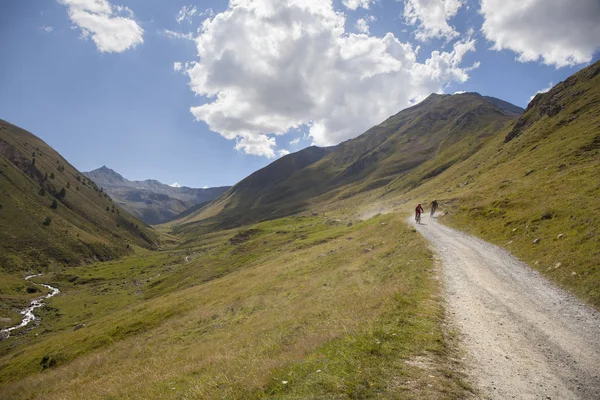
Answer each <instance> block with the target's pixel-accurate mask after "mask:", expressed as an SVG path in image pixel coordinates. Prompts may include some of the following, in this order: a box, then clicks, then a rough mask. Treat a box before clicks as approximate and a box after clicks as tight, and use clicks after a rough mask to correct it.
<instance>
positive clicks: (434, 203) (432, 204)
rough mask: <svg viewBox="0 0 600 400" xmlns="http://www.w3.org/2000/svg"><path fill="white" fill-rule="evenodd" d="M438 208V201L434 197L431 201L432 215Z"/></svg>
mask: <svg viewBox="0 0 600 400" xmlns="http://www.w3.org/2000/svg"><path fill="white" fill-rule="evenodd" d="M437 208H438V202H437V200H435V199H434V200H433V201H432V202H431V216H432V217H433V214H435V210H437Z"/></svg>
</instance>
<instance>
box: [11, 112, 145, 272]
mask: <svg viewBox="0 0 600 400" xmlns="http://www.w3.org/2000/svg"><path fill="white" fill-rule="evenodd" d="M156 237H157V236H156V234H155V233H154V232H153V230H152V228H150V227H149V226H147V225H146V224H144V223H143V222H142V221H139V220H137V219H135V218H134V217H132V216H131V215H129V214H127V213H126V212H124V211H123V210H121V209H119V207H115V205H114V204H113V202H112V200H111V198H110V197H109V196H108V194H106V193H104V192H102V191H101V190H100V188H99V187H97V186H96V185H95V184H94V183H93V182H92V181H90V180H89V179H87V178H86V177H85V176H84V175H83V174H82V173H81V172H79V171H77V170H76V169H75V168H74V167H73V166H71V165H70V164H69V163H68V162H67V161H66V160H65V159H64V158H63V157H61V155H60V154H58V153H57V152H56V151H55V150H53V149H52V148H51V147H50V146H48V145H47V144H46V143H44V142H43V141H42V140H40V139H39V138H37V137H36V136H34V135H33V134H31V133H29V132H27V131H25V130H23V129H20V128H19V127H17V126H14V125H12V124H10V123H8V122H6V121H2V120H0V266H1V267H2V269H3V270H4V271H5V272H10V271H15V270H19V269H22V268H27V269H29V270H35V269H38V268H47V267H48V266H49V265H51V264H52V263H54V262H56V263H60V264H78V263H80V262H81V261H82V260H85V259H88V260H92V259H112V258H116V257H118V256H121V255H124V254H128V253H131V249H129V248H128V247H129V246H128V244H134V245H138V246H142V247H147V248H151V247H154V246H155V245H156Z"/></svg>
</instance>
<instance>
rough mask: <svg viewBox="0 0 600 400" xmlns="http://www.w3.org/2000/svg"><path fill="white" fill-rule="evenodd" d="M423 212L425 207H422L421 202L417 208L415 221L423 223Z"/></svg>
mask: <svg viewBox="0 0 600 400" xmlns="http://www.w3.org/2000/svg"><path fill="white" fill-rule="evenodd" d="M422 212H423V207H421V203H419V205H418V206H417V208H415V221H416V222H417V224H420V223H421V213H422Z"/></svg>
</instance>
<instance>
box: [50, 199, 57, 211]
mask: <svg viewBox="0 0 600 400" xmlns="http://www.w3.org/2000/svg"><path fill="white" fill-rule="evenodd" d="M50 208H51V209H53V210H56V209H57V208H58V203H57V202H56V199H54V200H52V204H51V205H50Z"/></svg>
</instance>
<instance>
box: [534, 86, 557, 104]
mask: <svg viewBox="0 0 600 400" xmlns="http://www.w3.org/2000/svg"><path fill="white" fill-rule="evenodd" d="M553 86H554V85H553V84H552V82H550V83H549V84H548V87H546V88H543V89H540V90H538V91H537V92H536V93H535V94H534V95H533V96H531V97H530V98H529V101H531V100H533V98H534V97H535V96H536V95H538V94H540V93H546V92H547V91H549V90H550V89H552V87H553Z"/></svg>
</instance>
